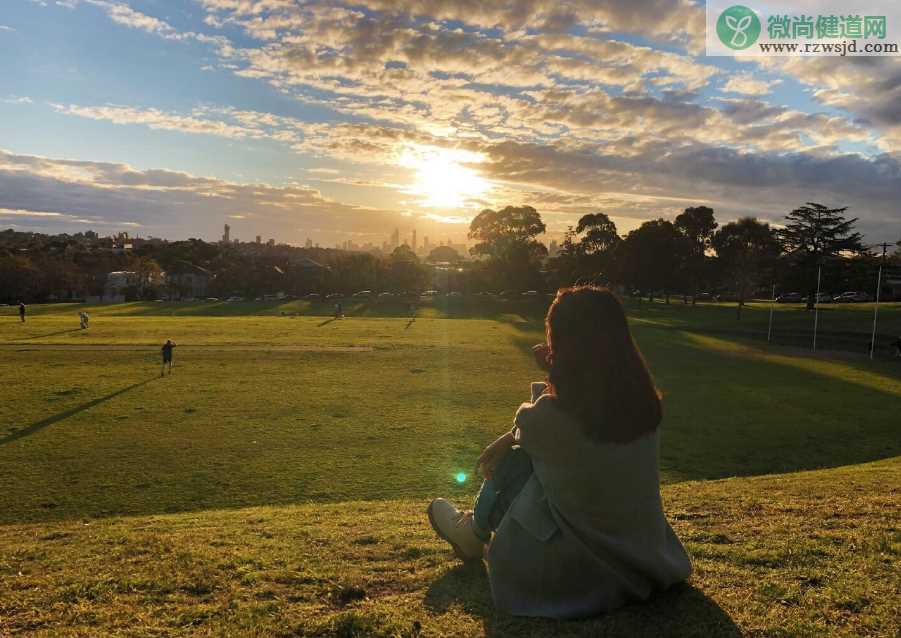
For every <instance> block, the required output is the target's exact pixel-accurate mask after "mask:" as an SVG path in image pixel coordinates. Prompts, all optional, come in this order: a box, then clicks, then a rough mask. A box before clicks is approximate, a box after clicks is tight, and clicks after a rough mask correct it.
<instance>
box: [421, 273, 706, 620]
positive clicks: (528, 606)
mask: <svg viewBox="0 0 901 638" xmlns="http://www.w3.org/2000/svg"><path fill="white" fill-rule="evenodd" d="M545 327H546V335H547V337H546V343H542V344H540V345H538V346H535V348H534V349H533V352H534V354H535V358H536V361H537V363H538V365H539V367H540V368H541V369H542V370H543V371H544V372H545V374H546V377H545V381H544V382H539V383H533V384H532V398H531V400H530V401H528V402H526V403H523V404H522V405H521V406H520V408H519V410H517V412H516V416H515V418H514V419H513V429H512V430H510V431H508V432H506V433H504V434H503V435H501V436H500V437H499V438H498V439H497V440H496V441H495V442H494V443H492V444H491V445H489V446H488V447H487V448H485V451H484V452H483V453H482V455H481V456H480V457H479V460H478V468H479V469H480V470H481V472H482V475H483V476H484V477H485V480H484V482H483V483H482V487H481V490H480V491H479V494H478V496H477V497H476V500H475V503H474V506H473V511H471V512H463V511H460V510H458V509H457V508H456V507H454V506H453V505H452V504H451V503H449V502H448V501H447V500H445V499H443V498H436V499H435V500H433V501H432V503H431V504H430V505H429V507H428V510H427V513H428V518H429V522H430V523H431V525H432V528H433V529H434V530H435V532H436V533H437V534H438V536H439V537H441V538H442V539H444V540H445V541H447V542H448V543H449V544H450V545H451V548H452V549H453V550H454V552H455V554H456V555H457V557H459V558H461V559H463V560H482V558H483V557H484V558H485V559H486V560H487V562H488V576H489V582H490V584H491V595H492V598H493V599H494V605H495V607H496V608H497V609H498V610H500V611H503V612H505V613H509V614H513V615H516V616H539V617H549V618H584V617H587V616H593V615H596V614H602V613H605V612H608V611H611V610H614V609H617V608H619V607H622V606H624V605H627V604H629V603H634V602H639V601H643V600H646V599H647V598H648V597H649V596H651V594H653V593H654V592H657V591H661V590H664V589H667V588H668V587H670V586H672V585H675V584H676V583H679V582H682V581H684V580H685V579H686V578H688V576H689V574H691V562H690V560H689V558H688V554H687V553H686V552H685V549H684V548H683V546H682V543H681V542H680V541H679V539H678V537H677V536H676V534H675V533H674V532H673V530H672V528H671V527H670V525H669V523H668V522H667V520H666V517H665V516H664V513H663V506H662V503H661V498H660V475H659V468H658V464H657V453H658V449H659V438H660V431H659V426H660V421H661V418H662V410H661V403H660V393H659V392H658V390H657V388H656V387H655V385H654V381H653V378H652V377H651V373H650V371H649V370H648V367H647V364H646V363H645V361H644V358H643V357H642V355H641V352H640V351H639V350H638V348H637V347H636V345H635V343H634V342H633V340H632V335H631V334H630V332H629V326H628V323H627V321H626V316H625V313H624V311H623V307H622V304H621V303H620V301H619V300H618V299H617V298H616V296H614V294H613V293H612V292H610V291H609V290H607V289H605V288H599V287H595V286H577V287H575V288H567V289H564V290H561V291H559V292H558V293H557V297H556V298H555V299H554V302H553V303H552V304H551V307H550V309H549V310H548V314H547V318H546V320H545ZM486 548H487V549H486Z"/></svg>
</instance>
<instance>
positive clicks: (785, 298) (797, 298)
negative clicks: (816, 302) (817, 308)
mask: <svg viewBox="0 0 901 638" xmlns="http://www.w3.org/2000/svg"><path fill="white" fill-rule="evenodd" d="M802 301H804V296H803V295H802V294H801V293H800V292H784V293H782V294H781V295H779V296H778V297H776V303H801V302H802Z"/></svg>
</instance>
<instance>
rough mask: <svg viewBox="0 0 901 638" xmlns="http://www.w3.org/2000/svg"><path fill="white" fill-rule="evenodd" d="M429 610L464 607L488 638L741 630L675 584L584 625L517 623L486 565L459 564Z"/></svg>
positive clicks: (434, 588)
mask: <svg viewBox="0 0 901 638" xmlns="http://www.w3.org/2000/svg"><path fill="white" fill-rule="evenodd" d="M424 602H425V606H426V608H428V609H429V610H430V611H431V612H433V613H437V614H443V613H445V612H448V611H451V610H453V609H455V608H462V609H463V610H464V611H465V612H466V613H467V614H469V615H471V616H475V617H477V618H480V619H481V621H482V624H483V627H484V630H485V635H486V636H491V637H497V638H503V637H508V636H509V637H511V638H512V637H514V636H515V637H519V636H559V635H566V636H586V637H588V636H591V637H595V636H630V637H632V636H636V637H640V636H649V637H650V636H654V637H656V636H672V637H675V638H678V637H685V638H688V637H690V636H698V637H699V638H700V637H702V636H703V637H705V638H707V637H711V638H737V637H738V636H741V631H740V630H739V628H738V627H737V626H736V625H735V623H734V622H733V621H732V619H731V618H730V617H729V615H728V614H727V613H726V612H725V611H724V610H723V609H722V608H721V607H720V606H719V605H718V604H717V603H716V602H715V601H714V600H712V599H711V598H709V597H708V596H706V595H705V594H704V592H702V591H701V590H699V589H697V588H696V587H693V586H691V585H689V584H681V585H676V586H674V587H672V588H670V589H669V590H667V591H665V592H661V593H659V594H656V595H654V596H652V597H651V598H650V599H649V600H648V601H646V602H644V603H638V604H633V605H628V606H626V607H623V608H622V609H619V610H617V611H614V612H611V613H609V614H605V615H603V616H598V617H596V618H588V619H585V620H566V621H561V620H550V619H543V618H517V617H513V616H509V615H506V614H503V613H500V612H498V611H496V610H495V609H494V606H493V604H492V601H491V592H490V589H489V585H488V575H487V573H486V571H485V567H484V565H483V564H482V563H481V562H479V563H470V564H465V565H457V566H456V567H452V568H451V569H449V570H447V571H446V572H444V574H443V575H442V576H441V577H439V578H438V579H437V580H435V581H434V582H433V583H432V584H431V585H430V586H429V588H428V591H427V592H426V596H425V601H424Z"/></svg>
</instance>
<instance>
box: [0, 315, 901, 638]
mask: <svg viewBox="0 0 901 638" xmlns="http://www.w3.org/2000/svg"><path fill="white" fill-rule="evenodd" d="M292 303H295V304H297V303H299V302H292ZM461 303H462V304H463V305H461V306H453V305H452V304H448V303H447V302H441V303H439V304H438V305H434V306H432V305H430V306H428V307H426V308H424V309H423V310H422V311H421V314H420V317H419V318H417V320H416V321H415V322H412V323H411V322H410V321H409V319H408V318H406V317H404V316H402V315H403V311H404V309H403V308H398V309H397V311H396V312H390V311H386V312H384V313H381V314H386V315H389V316H378V314H380V313H378V312H376V311H375V310H371V311H366V309H363V308H362V307H361V311H362V314H363V316H361V317H350V318H348V319H345V320H342V321H328V317H327V316H322V315H320V316H316V315H309V312H307V313H306V315H305V316H300V317H297V318H293V317H282V316H280V314H279V313H280V312H282V310H280V309H277V307H272V308H268V309H265V313H263V314H251V315H242V314H240V313H239V312H238V311H237V310H235V309H234V307H229V306H231V305H225V307H226V308H227V309H228V310H229V311H230V312H231V311H234V314H232V315H216V314H213V313H210V314H202V313H201V312H200V311H197V312H191V313H185V314H184V316H180V315H176V316H172V314H171V313H172V312H173V310H171V309H168V308H165V306H169V304H125V305H121V306H108V307H104V308H101V309H95V310H92V311H91V315H92V326H91V328H90V329H89V330H87V331H79V330H77V323H76V321H75V320H76V319H77V317H75V314H76V313H74V312H73V311H72V310H73V309H72V307H71V306H69V307H66V308H64V307H62V306H48V307H37V308H34V311H35V312H33V313H32V315H31V317H30V319H29V321H28V322H27V323H25V324H20V323H18V321H16V320H14V318H12V317H10V318H9V319H8V320H4V321H3V322H2V323H0V352H2V354H3V357H4V365H3V366H0V387H2V388H3V397H4V401H3V402H2V403H0V635H3V634H4V632H5V631H7V632H9V633H12V632H22V633H25V634H32V633H33V634H34V635H47V636H52V635H60V633H61V632H62V631H63V630H65V633H66V635H69V634H70V633H71V635H98V634H101V635H117V634H121V635H193V634H195V633H197V634H201V635H234V634H242V635H243V634H246V635H259V636H279V635H282V636H283V635H317V633H316V632H319V634H318V635H386V636H387V635H413V634H415V632H414V625H415V623H419V625H415V626H421V628H422V631H421V633H422V635H448V636H452V635H479V634H482V633H485V634H489V635H511V636H513V635H516V636H519V635H542V634H544V633H547V632H549V631H553V632H558V633H561V634H563V635H585V636H587V635H605V634H609V635H617V634H619V635H622V634H631V635H660V634H661V633H665V632H670V633H673V634H674V635H676V634H678V635H705V636H706V635H737V633H747V634H750V635H798V636H803V635H848V636H852V635H868V634H869V635H886V636H887V635H891V628H892V627H893V626H897V623H896V622H895V621H897V619H898V613H899V610H898V606H897V602H895V601H896V600H897V599H898V596H897V593H898V579H897V573H898V569H897V568H898V560H897V558H898V556H897V551H898V543H899V538H898V533H897V529H898V517H897V512H898V505H899V495H898V488H899V478H901V463H899V460H898V457H899V455H901V437H899V436H898V413H899V409H898V408H899V406H901V365H898V364H897V363H896V362H893V361H875V362H870V361H868V360H867V359H865V358H862V357H858V358H855V357H840V358H825V357H808V356H802V355H801V354H799V353H798V352H797V351H796V350H793V349H780V348H770V349H766V348H762V347H760V346H759V344H756V343H755V342H754V341H752V340H749V339H748V338H747V337H746V336H743V335H740V334H739V335H737V336H736V335H734V334H731V333H729V332H727V331H725V330H724V329H722V327H723V326H727V320H726V317H725V315H721V314H717V313H720V312H723V311H725V309H721V308H715V307H699V308H695V309H692V308H690V307H681V305H676V306H671V307H669V308H667V307H666V306H664V305H662V304H660V305H655V306H648V304H644V305H643V306H642V307H641V308H633V317H632V319H633V325H634V327H635V333H636V338H637V339H638V341H639V343H640V345H641V347H642V349H643V350H644V352H645V354H646V356H647V357H648V359H649V361H650V362H651V366H652V368H653V370H654V373H655V375H656V378H657V381H658V384H659V385H660V387H661V389H662V390H663V392H664V395H665V399H664V406H665V408H664V409H665V421H664V426H663V427H664V430H663V444H662V450H661V471H662V480H663V481H664V483H666V484H667V487H666V488H665V493H664V496H665V499H666V501H667V512H668V514H669V516H670V518H671V519H673V521H674V525H675V526H676V528H677V531H678V532H679V533H680V535H681V536H682V537H683V538H685V540H686V543H687V546H688V548H689V550H690V551H691V553H692V556H693V558H694V561H695V564H696V567H697V568H698V569H697V572H696V574H695V575H694V576H693V577H692V580H691V581H690V583H689V586H686V587H684V588H680V589H679V590H678V591H676V592H671V593H668V594H666V595H665V596H663V597H662V598H661V599H659V600H658V601H656V602H654V603H651V604H650V605H647V606H642V607H635V608H630V609H627V610H624V611H622V612H618V613H617V614H613V615H611V616H610V617H608V618H605V619H602V620H599V621H593V622H590V623H564V624H548V623H543V622H538V623H535V622H532V623H529V622H524V621H514V620H511V619H508V618H503V617H500V616H497V615H495V614H494V613H493V612H492V611H491V609H490V598H489V595H488V592H487V585H486V582H485V578H484V574H483V573H481V572H479V570H474V569H471V568H461V567H458V566H456V565H455V564H454V563H453V561H452V560H450V555H449V553H448V552H447V551H446V550H445V548H444V547H442V546H441V544H440V543H438V542H437V541H436V540H435V539H433V538H432V535H431V532H430V529H429V528H428V524H427V523H426V522H425V519H424V518H423V516H422V510H423V508H424V505H425V503H427V501H428V499H430V498H431V497H433V496H436V495H445V496H450V497H453V498H455V499H457V500H459V501H461V502H465V501H467V500H469V499H471V498H472V496H473V494H474V492H475V490H476V489H477V483H476V482H475V481H474V480H472V478H470V479H469V480H467V482H466V483H464V484H463V485H458V484H457V483H456V481H455V480H454V477H455V474H456V473H457V472H459V471H465V472H467V473H468V472H469V471H470V468H471V466H472V464H473V462H474V459H475V457H476V455H477V454H478V452H479V451H480V450H481V448H482V446H484V445H485V444H486V443H487V442H489V441H490V440H491V439H492V438H493V437H494V436H496V435H497V434H498V433H499V432H501V431H502V430H504V429H506V428H507V427H509V424H510V420H511V418H512V413H513V410H514V409H515V407H516V405H518V403H520V402H521V401H522V400H524V399H525V398H527V387H528V386H527V384H528V381H530V380H532V379H534V378H537V374H536V372H535V371H534V369H533V365H532V363H531V359H530V355H529V346H530V345H531V344H532V343H534V342H536V341H537V340H538V339H540V338H541V323H540V321H538V320H536V318H537V317H539V316H540V314H539V310H540V308H539V305H540V304H534V303H533V304H528V303H523V302H520V301H516V302H510V303H509V304H503V303H500V302H498V303H496V306H489V305H486V306H485V307H483V308H481V309H474V310H473V309H467V306H466V304H468V303H470V302H469V301H467V300H463V302H461ZM161 306H164V307H163V308H161ZM172 306H173V307H175V306H176V305H175V304H172ZM201 306H202V305H200V304H198V307H201ZM4 310H5V309H4ZM167 310H168V312H167ZM307 310H308V311H309V310H310V309H307ZM348 310H350V308H348ZM890 310H891V309H890ZM830 311H831V312H836V313H842V315H841V317H840V318H841V320H842V321H849V322H851V321H853V320H854V319H855V317H856V315H855V314H854V313H861V314H862V313H863V309H859V308H857V307H854V308H848V307H842V308H836V309H830ZM324 312H325V310H323V313H324ZM761 312H762V310H761ZM786 312H788V311H786ZM797 312H801V311H800V310H798V311H797ZM392 314H394V315H395V316H391V315H392ZM887 314H888V315H889V320H891V319H892V316H891V314H890V312H888V313H887ZM836 316H837V317H838V315H836ZM448 317H453V318H448ZM691 317H695V318H696V319H697V321H696V323H694V324H693V323H691V322H690V321H689V319H690V318H691ZM72 324H74V325H75V326H76V329H75V330H72ZM170 337H171V338H173V339H175V340H176V341H177V342H178V343H179V347H178V349H177V350H176V367H175V371H174V374H173V375H172V376H171V377H167V378H165V379H160V378H159V376H158V375H159V368H158V357H159V354H158V349H159V346H160V345H161V343H162V341H163V340H165V338H170ZM880 460H881V461H880ZM874 461H875V462H876V463H871V462H874ZM823 468H837V469H828V470H825V471H822V469H823ZM805 470H821V471H819V472H812V473H802V474H796V473H797V472H802V471H805ZM774 473H779V474H781V476H774V477H758V478H736V479H728V480H717V479H723V478H725V477H753V476H755V475H768V474H774ZM686 481H688V482H686ZM852 545H853V547H852ZM91 566H93V568H91ZM892 570H894V571H892ZM804 579H807V580H804ZM810 583H814V584H812V585H811V584H810ZM354 627H356V628H357V629H358V631H357V633H356V634H354ZM662 627H665V628H666V629H665V630H663V629H661V628H662ZM777 630H778V631H777ZM779 631H781V632H782V634H780V633H779ZM129 632H131V633H129ZM292 632H293V633H292ZM342 632H344V633H343V634H342Z"/></svg>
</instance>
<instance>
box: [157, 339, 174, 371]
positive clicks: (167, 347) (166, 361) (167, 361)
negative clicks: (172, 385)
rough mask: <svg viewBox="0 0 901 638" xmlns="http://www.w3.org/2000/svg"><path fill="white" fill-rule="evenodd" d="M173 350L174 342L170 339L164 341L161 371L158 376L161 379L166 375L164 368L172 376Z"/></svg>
mask: <svg viewBox="0 0 901 638" xmlns="http://www.w3.org/2000/svg"><path fill="white" fill-rule="evenodd" d="M173 350H175V342H174V341H172V339H166V343H164V344H163V347H162V353H163V369H162V370H160V376H161V377H162V376H163V375H164V374H165V373H166V368H167V367H168V368H169V374H170V375H171V374H172V351H173Z"/></svg>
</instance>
